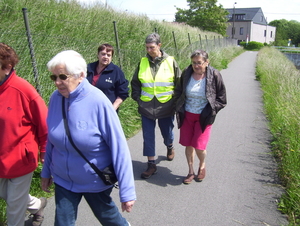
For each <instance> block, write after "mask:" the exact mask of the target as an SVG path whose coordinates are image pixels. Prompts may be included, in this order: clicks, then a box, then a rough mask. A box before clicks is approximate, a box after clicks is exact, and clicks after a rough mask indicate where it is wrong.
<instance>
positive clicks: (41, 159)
mask: <svg viewBox="0 0 300 226" xmlns="http://www.w3.org/2000/svg"><path fill="white" fill-rule="evenodd" d="M45 153H46V152H40V162H41V163H42V164H44V159H45Z"/></svg>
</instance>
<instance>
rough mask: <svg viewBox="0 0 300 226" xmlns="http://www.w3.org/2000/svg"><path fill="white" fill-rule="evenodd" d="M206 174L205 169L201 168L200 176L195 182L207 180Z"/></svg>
mask: <svg viewBox="0 0 300 226" xmlns="http://www.w3.org/2000/svg"><path fill="white" fill-rule="evenodd" d="M205 173H206V170H205V167H204V168H203V169H200V168H199V170H198V175H197V177H196V178H195V181H197V182H201V181H202V180H203V179H204V178H205Z"/></svg>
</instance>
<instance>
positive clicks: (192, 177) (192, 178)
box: [183, 174, 195, 184]
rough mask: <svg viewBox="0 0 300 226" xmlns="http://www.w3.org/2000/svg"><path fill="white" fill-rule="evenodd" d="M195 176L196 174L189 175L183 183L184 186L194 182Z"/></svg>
mask: <svg viewBox="0 0 300 226" xmlns="http://www.w3.org/2000/svg"><path fill="white" fill-rule="evenodd" d="M194 177H195V175H194V174H188V175H187V176H186V177H185V178H184V180H183V183H184V184H190V183H191V182H192V181H193V180H194Z"/></svg>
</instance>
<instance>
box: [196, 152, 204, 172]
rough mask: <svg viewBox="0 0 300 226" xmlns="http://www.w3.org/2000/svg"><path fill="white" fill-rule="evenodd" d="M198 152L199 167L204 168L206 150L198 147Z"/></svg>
mask: <svg viewBox="0 0 300 226" xmlns="http://www.w3.org/2000/svg"><path fill="white" fill-rule="evenodd" d="M196 154H197V156H198V158H199V161H200V162H199V168H200V169H203V168H204V167H205V157H206V150H198V149H196Z"/></svg>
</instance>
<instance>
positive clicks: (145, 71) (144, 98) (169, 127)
mask: <svg viewBox="0 0 300 226" xmlns="http://www.w3.org/2000/svg"><path fill="white" fill-rule="evenodd" d="M145 43H146V50H147V55H146V57H143V58H142V59H141V61H140V62H139V65H138V67H137V69H136V70H135V73H134V75H133V78H132V81H131V88H132V93H131V97H132V99H134V100H135V101H136V102H137V103H138V111H139V113H140V114H141V116H142V130H143V138H144V147H143V155H144V156H147V158H148V168H147V170H146V171H145V172H143V173H142V175H141V177H142V178H144V179H148V178H149V177H151V176H152V175H153V174H155V173H156V172H157V168H156V163H155V126H156V120H157V122H158V126H159V128H160V131H161V134H162V136H163V139H164V144H165V145H166V147H167V159H168V160H169V161H172V160H173V158H174V155H175V152H174V147H173V140H174V134H173V128H174V123H173V122H174V112H175V108H174V99H173V94H174V87H175V86H176V82H177V81H178V79H179V77H180V75H181V71H180V69H179V67H178V65H177V62H176V61H175V60H174V57H172V56H169V55H168V54H167V53H165V52H164V51H162V50H161V49H160V47H161V42H160V36H159V35H158V34H157V33H153V34H150V35H148V36H147V38H146V41H145Z"/></svg>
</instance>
